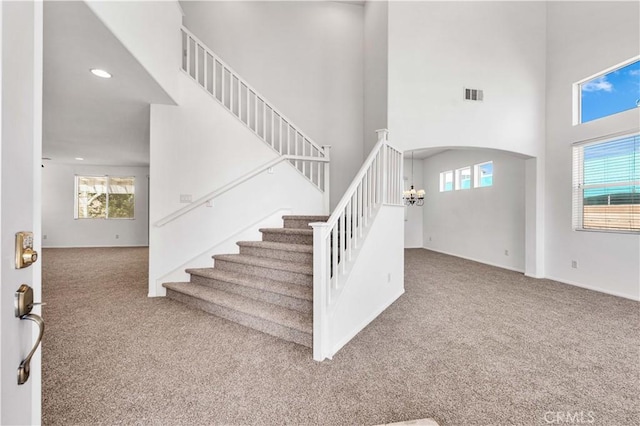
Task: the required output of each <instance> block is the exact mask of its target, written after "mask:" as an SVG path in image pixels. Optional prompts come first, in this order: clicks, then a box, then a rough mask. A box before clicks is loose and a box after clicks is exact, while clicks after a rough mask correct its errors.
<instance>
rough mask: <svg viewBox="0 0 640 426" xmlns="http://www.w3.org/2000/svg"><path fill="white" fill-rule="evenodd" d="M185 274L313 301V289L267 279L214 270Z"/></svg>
mask: <svg viewBox="0 0 640 426" xmlns="http://www.w3.org/2000/svg"><path fill="white" fill-rule="evenodd" d="M186 272H187V273H188V274H191V275H197V276H200V277H204V278H209V279H212V280H218V281H226V282H229V283H232V284H236V285H241V286H245V287H251V288H255V289H258V290H263V291H269V292H272V293H277V294H281V295H285V296H289V297H296V298H298V299H304V300H308V301H312V300H313V289H312V288H310V287H306V286H300V285H297V284H291V283H286V282H282V281H276V280H271V279H269V278H263V277H257V276H255V275H247V274H242V273H239V272H231V271H221V270H219V269H215V268H193V269H187V270H186Z"/></svg>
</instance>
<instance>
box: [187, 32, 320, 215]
mask: <svg viewBox="0 0 640 426" xmlns="http://www.w3.org/2000/svg"><path fill="white" fill-rule="evenodd" d="M182 52H183V55H182V70H183V71H184V72H185V73H186V74H187V75H189V76H190V77H191V78H193V79H194V80H195V81H196V82H197V83H198V84H199V85H200V86H201V87H202V88H203V89H204V90H205V91H207V93H209V94H210V95H211V96H213V97H214V98H215V99H216V100H217V101H218V102H220V104H222V105H223V106H224V107H225V108H226V109H227V110H228V111H229V112H231V114H233V115H234V116H235V117H236V118H238V119H239V120H240V121H241V122H242V123H243V124H244V125H246V126H247V127H248V128H249V129H251V131H253V132H254V133H255V134H256V135H257V136H258V137H259V138H260V139H262V140H263V141H264V142H265V143H267V144H268V145H269V146H270V147H271V148H273V149H274V150H276V151H277V152H278V153H279V154H280V155H289V156H294V157H297V158H303V157H315V158H319V159H322V158H326V159H328V158H329V152H328V151H329V147H328V146H322V147H321V146H320V145H318V144H316V143H315V142H314V141H313V140H311V138H309V137H308V136H306V135H305V134H304V133H303V132H302V131H301V130H300V129H299V128H298V127H297V126H295V125H294V124H293V123H292V122H291V120H289V119H288V118H287V117H285V116H284V114H282V113H281V112H280V111H278V110H277V109H276V108H275V107H274V106H273V104H272V103H270V102H269V101H268V100H266V99H265V97H264V96H262V95H261V94H260V93H258V91H257V90H255V89H254V88H253V87H251V86H250V85H249V84H248V83H247V82H246V81H245V80H243V79H242V78H241V77H240V76H239V74H238V73H236V72H235V71H234V70H233V69H232V68H231V67H230V66H229V65H227V64H226V63H224V61H222V59H220V58H219V57H218V56H216V54H215V53H213V52H212V51H211V50H210V49H209V48H208V47H207V46H206V45H205V44H204V43H203V42H201V41H200V40H199V39H198V38H197V37H196V36H194V35H193V34H192V33H191V32H189V30H187V29H186V28H184V27H183V28H182ZM289 161H290V163H291V164H292V165H293V166H294V167H295V168H296V169H297V170H298V171H299V172H300V173H302V174H303V175H304V176H305V177H306V178H307V179H308V180H309V181H310V182H311V183H312V184H313V185H314V186H316V187H317V188H318V189H319V190H321V191H323V192H325V198H326V199H327V200H328V197H327V195H328V192H329V186H328V182H329V179H328V174H329V164H328V163H327V162H323V161H305V160H302V159H291V160H289ZM327 208H328V206H327Z"/></svg>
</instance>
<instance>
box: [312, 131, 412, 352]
mask: <svg viewBox="0 0 640 426" xmlns="http://www.w3.org/2000/svg"><path fill="white" fill-rule="evenodd" d="M377 132H378V143H377V144H376V146H375V147H374V148H373V150H372V151H371V153H370V154H369V157H368V158H367V160H366V161H365V162H364V164H363V165H362V167H361V169H360V171H359V172H358V174H357V175H356V176H355V178H354V179H353V181H352V183H351V185H350V186H349V188H348V189H347V191H346V192H345V194H344V196H343V197H342V200H340V202H339V203H338V205H337V206H336V208H335V209H334V211H333V213H332V214H331V216H330V217H329V220H328V221H327V222H318V223H312V224H311V226H312V227H313V358H314V359H315V360H317V361H321V360H323V359H324V358H326V357H327V356H328V354H329V353H330V352H329V351H330V348H329V347H328V344H329V340H328V331H329V327H330V324H329V323H328V316H329V314H330V309H331V307H332V306H333V305H334V304H335V303H336V301H337V300H338V297H339V294H340V292H341V290H342V289H343V287H344V283H345V282H346V280H347V278H348V276H349V272H350V267H351V266H352V264H353V262H354V261H355V260H356V257H357V253H358V250H359V248H360V247H361V246H362V244H363V242H364V239H365V238H366V234H367V230H368V227H369V226H370V224H371V222H372V221H373V220H374V218H375V214H376V213H377V211H378V208H379V207H380V206H381V205H383V204H385V205H393V206H401V205H402V166H403V163H402V152H401V151H400V150H398V149H396V148H394V147H392V146H391V145H389V143H388V140H387V138H388V131H387V130H386V129H383V130H377Z"/></svg>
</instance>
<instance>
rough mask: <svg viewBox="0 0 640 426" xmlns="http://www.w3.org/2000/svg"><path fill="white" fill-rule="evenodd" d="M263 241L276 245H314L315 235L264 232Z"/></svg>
mask: <svg viewBox="0 0 640 426" xmlns="http://www.w3.org/2000/svg"><path fill="white" fill-rule="evenodd" d="M262 241H273V242H276V243H287V244H307V245H312V244H313V235H296V234H282V233H277V232H263V233H262Z"/></svg>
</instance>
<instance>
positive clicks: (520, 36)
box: [389, 2, 546, 156]
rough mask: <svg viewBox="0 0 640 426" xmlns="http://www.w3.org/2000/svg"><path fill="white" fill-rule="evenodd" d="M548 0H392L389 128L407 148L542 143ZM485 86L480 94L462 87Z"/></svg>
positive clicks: (515, 147)
mask: <svg viewBox="0 0 640 426" xmlns="http://www.w3.org/2000/svg"><path fill="white" fill-rule="evenodd" d="M545 11H546V5H545V3H543V2H528V3H527V2H524V3H523V2H390V3H389V130H390V134H391V136H392V137H391V139H392V140H393V141H394V142H395V143H397V144H399V145H400V147H402V148H403V149H404V150H409V149H414V148H424V147H431V146H470V147H487V148H496V149H503V150H506V151H513V152H518V153H524V154H528V155H532V156H537V155H540V154H541V153H542V152H543V147H544V119H545V116H544V113H545V103H544V102H545ZM464 87H470V88H478V89H483V90H484V95H485V100H484V101H483V102H470V101H464V100H463V88H464Z"/></svg>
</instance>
